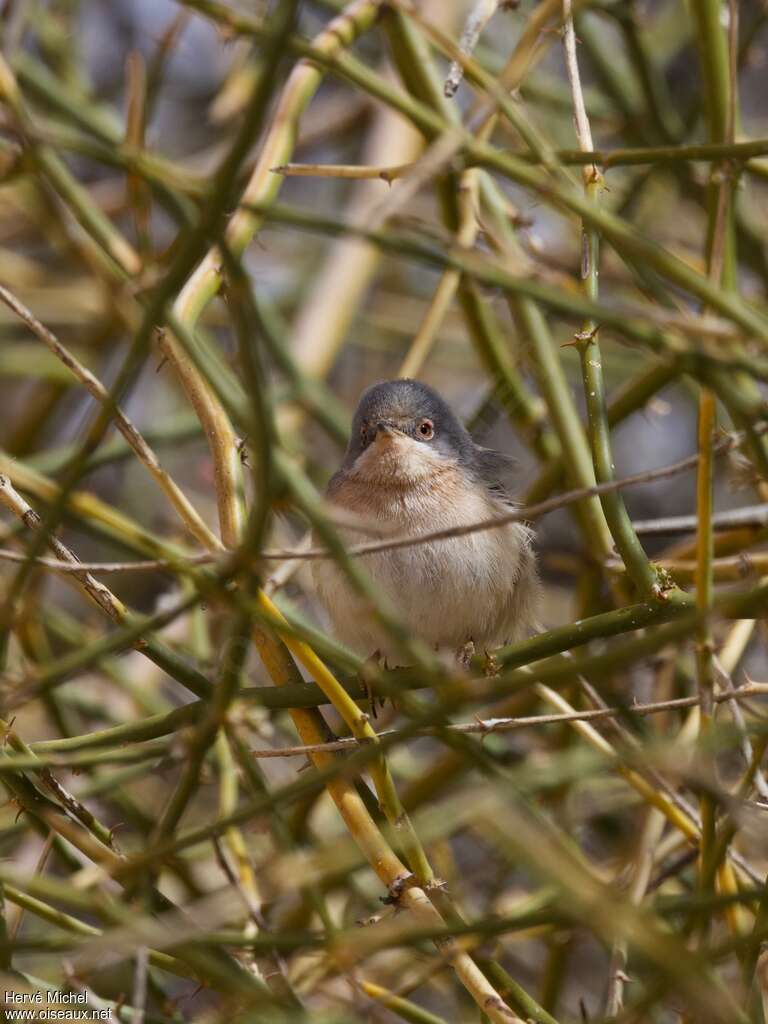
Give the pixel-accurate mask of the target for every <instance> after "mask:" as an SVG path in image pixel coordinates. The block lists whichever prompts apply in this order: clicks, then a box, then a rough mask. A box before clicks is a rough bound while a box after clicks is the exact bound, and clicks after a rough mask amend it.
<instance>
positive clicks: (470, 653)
mask: <svg viewBox="0 0 768 1024" xmlns="http://www.w3.org/2000/svg"><path fill="white" fill-rule="evenodd" d="M474 656H475V641H474V640H471V639H470V640H467V641H466V643H463V644H462V645H461V647H458V648H457V649H456V661H457V662H458V663H459V665H461V667H462V668H463V669H465V670H469V668H470V666H471V664H472V659H473V658H474Z"/></svg>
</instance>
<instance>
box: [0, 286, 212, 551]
mask: <svg viewBox="0 0 768 1024" xmlns="http://www.w3.org/2000/svg"><path fill="white" fill-rule="evenodd" d="M0 300H2V301H3V302H4V303H5V304H6V306H8V307H9V308H10V309H12V310H13V312H14V313H15V314H16V315H17V316H18V317H19V318H20V319H21V320H23V321H24V323H25V324H26V325H27V326H28V327H29V329H30V330H31V331H32V332H33V333H34V334H36V335H37V337H38V338H39V339H40V341H42V342H43V344H44V345H46V347H47V348H48V349H49V350H50V351H51V352H52V353H53V354H54V355H55V356H56V358H57V359H59V360H61V362H62V363H63V364H64V365H65V366H66V367H67V369H69V370H71V372H72V374H73V375H74V376H75V377H76V378H77V380H79V381H80V383H81V384H83V385H84V386H85V388H86V389H87V390H88V393H89V394H90V395H92V396H93V398H95V399H96V401H97V402H100V403H102V404H103V405H104V404H107V403H108V402H109V392H108V391H107V389H106V388H105V387H104V385H103V384H102V383H101V381H100V380H99V379H98V378H97V377H95V376H94V375H93V374H92V373H91V371H90V370H89V369H88V368H87V367H85V366H83V364H82V363H81V362H80V361H79V360H78V359H77V358H76V357H75V356H74V355H73V354H72V353H71V352H70V351H69V350H68V349H67V348H66V347H65V346H64V345H62V343H61V342H60V341H59V340H58V338H57V337H56V336H55V335H54V334H53V333H52V332H51V331H49V330H48V328H47V327H46V326H45V325H44V324H42V323H41V322H40V321H39V320H38V319H37V317H36V316H35V315H34V314H33V313H32V312H31V310H29V309H28V308H27V307H26V306H25V305H24V303H23V302H21V301H20V300H19V299H18V298H17V297H16V296H15V295H14V294H13V293H12V292H11V291H10V290H9V289H8V288H6V287H4V286H3V285H0ZM114 416H115V424H116V425H117V429H118V430H119V431H120V433H121V434H122V435H123V437H124V438H125V440H126V441H127V442H128V444H129V445H130V446H131V448H132V449H133V451H134V452H135V453H136V455H137V457H138V458H139V461H140V462H142V463H143V464H144V465H145V466H146V468H147V469H148V470H149V472H150V473H151V475H152V476H153V477H154V478H155V480H156V481H157V483H158V485H159V486H160V488H161V490H162V491H163V493H164V494H165V495H166V496H167V497H168V499H169V500H170V502H171V504H172V505H173V507H174V508H175V509H176V511H177V512H178V514H179V517H180V518H181V520H182V522H183V523H184V524H185V525H186V527H187V529H188V530H189V532H190V533H191V534H192V536H193V537H195V538H196V539H197V540H198V541H200V543H201V544H204V545H205V546H206V547H207V548H214V549H217V548H220V547H221V544H220V542H219V540H218V538H217V537H216V536H215V534H213V533H212V532H211V531H210V530H209V528H208V527H207V526H206V524H205V523H204V522H203V520H202V519H201V518H200V515H199V514H198V512H197V511H196V510H195V508H194V507H193V505H192V504H191V502H190V501H189V499H188V498H187V497H186V495H185V494H184V493H183V491H182V490H181V488H180V487H179V486H178V484H177V483H176V482H175V481H174V480H173V479H172V478H171V477H170V476H169V474H168V473H167V472H166V471H165V470H164V469H163V468H162V466H161V465H160V462H159V460H158V458H157V455H156V454H155V453H154V451H153V450H152V448H151V447H150V446H149V445H148V444H147V442H146V441H145V440H144V438H143V437H142V436H141V434H140V432H139V431H138V430H137V428H136V427H135V425H134V424H133V423H132V422H131V420H130V419H129V418H128V417H127V416H126V415H125V413H124V412H123V410H122V409H120V407H119V406H116V407H115V411H114Z"/></svg>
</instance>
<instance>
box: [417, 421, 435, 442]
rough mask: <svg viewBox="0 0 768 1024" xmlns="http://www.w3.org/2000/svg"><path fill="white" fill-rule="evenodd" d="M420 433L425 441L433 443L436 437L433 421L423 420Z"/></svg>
mask: <svg viewBox="0 0 768 1024" xmlns="http://www.w3.org/2000/svg"><path fill="white" fill-rule="evenodd" d="M419 433H420V434H421V436H422V437H423V438H424V440H425V441H431V440H432V438H433V437H434V436H435V424H434V423H433V422H432V420H422V421H421V423H420V424H419Z"/></svg>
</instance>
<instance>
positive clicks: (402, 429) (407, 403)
mask: <svg viewBox="0 0 768 1024" xmlns="http://www.w3.org/2000/svg"><path fill="white" fill-rule="evenodd" d="M478 451H480V449H478V448H477V446H476V445H475V444H474V442H473V441H472V438H471V437H470V436H469V433H468V432H467V430H466V429H465V428H464V426H463V425H462V423H461V422H460V421H459V419H458V418H457V416H456V415H455V414H454V412H453V410H452V409H451V408H450V406H449V405H448V404H447V402H445V401H444V399H442V398H441V397H440V395H438V393H437V392H436V391H434V390H433V389H432V388H431V387H429V386H428V385H426V384H422V383H421V382H419V381H415V380H388V381H383V382H382V383H380V384H374V385H373V386H372V387H370V388H368V389H367V391H365V392H363V395H362V397H361V398H360V401H359V403H358V406H357V410H356V412H355V416H354V419H353V421H352V433H351V436H350V439H349V445H348V447H347V452H346V456H345V458H344V464H343V472H344V473H347V474H349V473H352V474H354V476H356V477H358V478H360V479H363V480H370V481H373V480H379V481H381V482H384V481H385V480H390V481H391V482H392V483H393V484H394V483H398V482H399V483H401V484H407V483H409V482H410V483H416V482H417V481H418V480H421V479H424V478H425V477H428V476H431V475H434V474H435V473H437V472H439V471H440V470H442V469H445V468H447V467H451V468H454V469H457V470H464V471H466V472H469V473H470V474H472V471H473V469H474V467H475V463H476V462H477V453H478Z"/></svg>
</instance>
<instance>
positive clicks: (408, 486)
mask: <svg viewBox="0 0 768 1024" xmlns="http://www.w3.org/2000/svg"><path fill="white" fill-rule="evenodd" d="M513 465H514V462H513V460H511V459H510V458H509V457H508V456H505V455H503V454H501V453H499V452H496V451H492V450H490V449H488V448H484V447H482V446H480V445H479V444H477V443H476V442H475V441H474V440H473V439H472V437H471V435H470V434H469V432H468V431H467V429H466V428H465V427H464V425H463V424H462V423H461V421H460V419H459V418H458V416H457V415H456V414H455V413H454V411H453V410H452V409H451V407H450V405H449V404H448V403H447V402H446V401H445V400H444V399H443V398H442V397H441V395H439V394H438V392H437V391H435V390H434V389H433V388H431V387H430V386H429V385H427V384H424V383H422V382H420V381H416V380H411V379H408V378H400V379H397V380H386V381H381V382H379V383H377V384H373V385H372V386H371V387H369V388H368V389H367V390H366V391H364V392H363V394H362V395H361V397H360V400H359V402H358V405H357V409H356V411H355V414H354V417H353V420H352V428H351V433H350V437H349V443H348V445H347V448H346V452H345V454H344V458H343V461H342V464H341V467H340V468H339V470H338V471H337V472H336V473H335V474H334V475H333V476H332V478H331V480H330V482H329V484H328V487H327V490H326V499H327V501H328V502H329V503H330V505H331V506H332V507H335V508H337V509H339V510H340V513H341V515H340V517H339V518H340V521H344V518H346V522H347V523H349V521H350V516H355V517H358V521H359V523H360V525H357V523H356V524H355V525H354V526H353V528H351V529H350V528H345V527H342V529H341V530H340V533H341V535H342V537H343V539H344V541H345V543H346V544H349V545H351V544H355V543H357V544H360V543H365V542H366V541H367V540H375V539H381V537H382V535H384V536H388V535H390V534H394V535H395V536H400V535H403V536H413V535H419V534H424V533H431V532H435V531H439V530H446V529H452V528H455V527H462V526H466V525H468V524H471V523H476V522H479V521H481V520H487V519H489V518H491V517H494V516H499V515H503V514H504V513H509V512H510V511H511V510H512V509H513V508H514V502H513V499H512V497H511V496H510V494H509V492H508V490H507V487H506V485H505V483H504V479H505V476H507V475H508V473H509V469H510V466H513ZM359 557H360V558H361V559H362V564H363V567H364V568H365V570H366V571H367V572H368V574H369V576H370V578H371V580H372V581H373V583H374V585H375V587H376V589H377V591H378V592H379V593H380V594H381V595H382V596H383V597H384V599H385V600H386V602H387V604H388V605H389V607H390V608H393V609H394V610H395V611H396V612H397V613H398V615H399V617H400V619H401V621H402V622H403V624H404V625H405V626H406V627H407V629H408V632H409V634H410V635H412V636H413V637H415V638H418V639H419V640H421V641H422V642H424V643H425V644H427V645H429V647H430V648H432V649H433V650H435V651H447V652H449V653H450V652H452V653H453V654H454V655H455V656H457V657H458V658H459V660H461V652H464V656H465V657H466V652H467V651H470V652H472V651H474V652H478V653H479V652H481V651H483V652H491V651H492V650H493V648H495V647H498V646H500V645H503V644H507V643H513V642H516V641H518V640H522V639H524V638H525V637H527V636H529V635H531V634H532V633H533V632H535V631H536V628H537V621H538V606H539V596H540V586H539V576H538V570H537V564H536V556H535V553H534V548H533V534H532V530H531V529H530V528H529V527H528V526H527V525H525V524H524V523H522V522H510V523H504V524H502V525H499V526H498V527H494V528H492V529H488V530H483V531H477V532H471V533H467V534H465V535H463V536H454V537H450V538H446V539H435V540H427V541H424V542H419V543H416V544H413V545H410V546H407V547H400V548H396V549H390V550H382V551H377V552H371V553H367V554H363V555H360V556H359ZM313 576H314V583H315V588H316V592H317V596H318V598H319V601H320V604H321V605H322V606H323V608H324V609H325V612H326V614H327V616H328V619H329V620H330V625H331V628H332V630H333V633H334V634H335V636H336V637H337V638H338V639H339V640H340V641H341V642H342V643H343V644H345V645H346V646H347V647H349V648H351V649H352V650H353V651H354V652H356V653H357V654H359V655H360V656H362V657H364V658H371V657H375V658H376V659H377V660H383V661H384V663H385V664H386V665H388V666H389V667H395V666H397V665H405V664H407V655H406V654H405V652H404V651H403V650H402V649H401V648H400V646H399V645H398V643H397V641H396V640H393V638H392V636H391V635H390V631H388V630H386V629H385V628H384V627H383V626H382V625H381V624H380V623H379V622H378V621H377V620H376V617H375V616H373V615H371V614H370V612H369V611H367V610H366V607H365V602H364V601H362V600H361V597H360V595H359V593H358V592H357V591H356V590H355V588H354V587H353V585H352V584H351V583H350V581H349V578H348V575H347V574H346V573H345V572H344V570H343V569H342V568H341V567H340V566H339V565H338V564H337V563H336V562H334V561H333V560H331V559H321V560H316V561H315V562H314V563H313Z"/></svg>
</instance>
